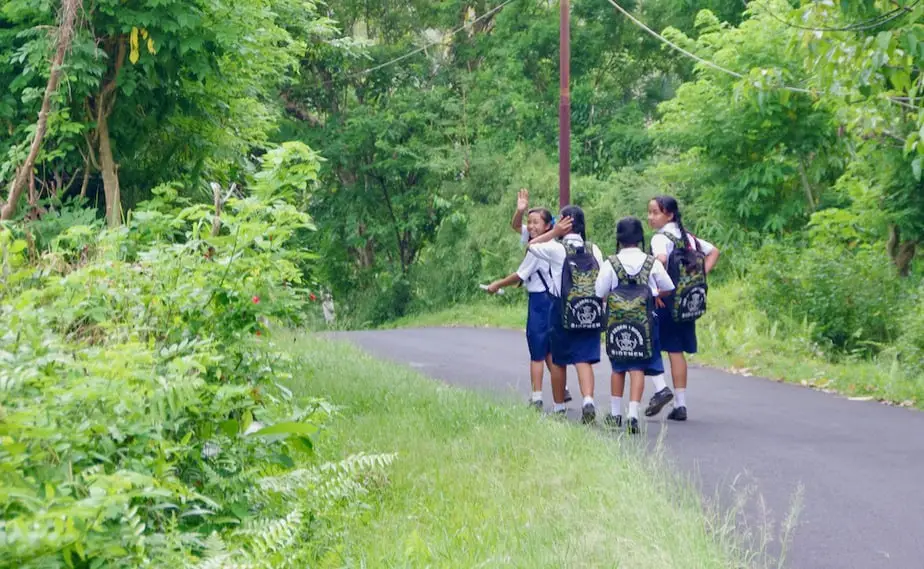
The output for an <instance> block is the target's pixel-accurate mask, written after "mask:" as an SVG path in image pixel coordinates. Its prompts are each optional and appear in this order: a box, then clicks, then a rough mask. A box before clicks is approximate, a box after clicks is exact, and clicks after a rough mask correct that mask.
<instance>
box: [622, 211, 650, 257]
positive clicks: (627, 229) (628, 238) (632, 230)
mask: <svg viewBox="0 0 924 569" xmlns="http://www.w3.org/2000/svg"><path fill="white" fill-rule="evenodd" d="M644 243H645V230H644V229H643V228H642V222H641V221H639V219H638V218H637V217H634V216H631V215H630V216H628V217H624V218H622V219H620V220H619V222H618V223H617V224H616V249H617V250H619V249H621V248H623V247H638V246H639V245H644Z"/></svg>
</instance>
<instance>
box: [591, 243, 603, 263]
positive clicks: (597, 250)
mask: <svg viewBox="0 0 924 569" xmlns="http://www.w3.org/2000/svg"><path fill="white" fill-rule="evenodd" d="M593 247H594V251H593V253H594V258H595V259H597V264H598V265H600V266H601V267H602V266H603V253H602V252H600V248H599V247H597V244H596V243H594V244H593Z"/></svg>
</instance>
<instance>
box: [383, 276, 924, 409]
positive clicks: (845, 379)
mask: <svg viewBox="0 0 924 569" xmlns="http://www.w3.org/2000/svg"><path fill="white" fill-rule="evenodd" d="M492 300H493V299H487V300H485V301H480V302H477V303H475V304H472V305H466V306H454V307H452V308H450V309H448V310H445V311H442V312H437V313H432V314H423V315H414V316H409V317H406V318H402V319H400V320H397V321H395V322H393V323H391V324H389V327H418V326H493V327H497V328H511V329H521V328H523V327H524V326H525V323H526V303H525V302H526V301H525V300H524V301H523V302H522V303H520V304H501V303H499V302H491V301H492ZM697 335H698V338H699V353H698V354H696V355H695V356H693V357H692V358H691V361H692V362H694V363H699V364H703V365H707V366H712V367H716V368H720V369H725V370H728V371H731V372H733V373H739V374H742V375H760V376H763V377H769V378H772V379H776V380H778V381H788V382H791V383H796V384H800V385H803V386H806V387H810V388H813V389H820V390H824V391H829V392H832V393H840V394H843V395H846V396H848V397H869V398H872V399H876V400H879V401H882V402H885V403H889V404H894V405H900V406H903V407H917V408H919V409H924V378H921V377H914V376H913V375H911V374H909V373H906V372H905V371H904V369H903V368H902V366H901V365H899V362H898V361H897V360H896V359H895V358H894V357H889V356H887V355H883V356H880V357H877V358H875V359H859V358H849V357H844V356H841V357H834V356H833V355H832V354H826V353H824V352H822V351H821V350H820V349H819V348H818V346H817V345H816V344H815V343H814V342H813V341H812V339H811V325H810V324H809V323H805V322H803V323H799V322H793V321H791V320H788V319H777V320H771V319H770V318H768V317H767V315H766V314H765V313H764V312H762V311H760V310H759V309H758V308H756V307H755V306H754V305H753V303H752V302H751V300H750V291H749V290H748V289H747V288H746V286H744V285H743V284H741V283H736V282H733V283H729V284H726V285H722V286H718V287H715V288H713V289H711V290H710V293H709V311H708V312H707V313H706V315H705V316H704V317H703V319H702V320H701V321H700V322H699V323H698V326H697Z"/></svg>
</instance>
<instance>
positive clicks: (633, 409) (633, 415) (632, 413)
mask: <svg viewBox="0 0 924 569" xmlns="http://www.w3.org/2000/svg"><path fill="white" fill-rule="evenodd" d="M629 418H630V419H638V401H629Z"/></svg>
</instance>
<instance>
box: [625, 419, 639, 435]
mask: <svg viewBox="0 0 924 569" xmlns="http://www.w3.org/2000/svg"><path fill="white" fill-rule="evenodd" d="M626 432H627V433H629V434H630V435H637V434H639V428H638V419H636V418H635V417H629V420H628V421H627V422H626Z"/></svg>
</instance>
